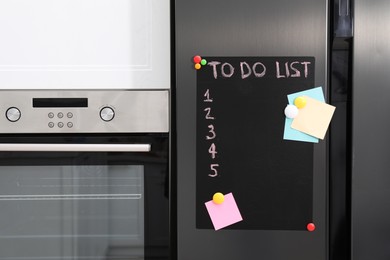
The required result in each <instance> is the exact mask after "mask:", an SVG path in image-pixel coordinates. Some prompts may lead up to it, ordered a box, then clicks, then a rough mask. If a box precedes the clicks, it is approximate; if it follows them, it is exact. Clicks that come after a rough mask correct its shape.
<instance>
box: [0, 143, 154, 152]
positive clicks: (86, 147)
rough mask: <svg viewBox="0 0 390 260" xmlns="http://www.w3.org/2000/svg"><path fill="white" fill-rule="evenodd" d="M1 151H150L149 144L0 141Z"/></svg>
mask: <svg viewBox="0 0 390 260" xmlns="http://www.w3.org/2000/svg"><path fill="white" fill-rule="evenodd" d="M0 151H1V152H150V151H151V145H150V144H43V143H39V144H38V143H35V144H31V143H30V144H19V143H13V144H9V143H1V144H0Z"/></svg>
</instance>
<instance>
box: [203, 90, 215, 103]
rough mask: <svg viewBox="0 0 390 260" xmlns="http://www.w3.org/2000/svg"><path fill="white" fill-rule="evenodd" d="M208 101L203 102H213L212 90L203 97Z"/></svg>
mask: <svg viewBox="0 0 390 260" xmlns="http://www.w3.org/2000/svg"><path fill="white" fill-rule="evenodd" d="M203 96H204V97H205V98H206V99H205V100H203V102H213V99H212V98H210V90H209V89H207V90H206V92H205V93H204V95H203Z"/></svg>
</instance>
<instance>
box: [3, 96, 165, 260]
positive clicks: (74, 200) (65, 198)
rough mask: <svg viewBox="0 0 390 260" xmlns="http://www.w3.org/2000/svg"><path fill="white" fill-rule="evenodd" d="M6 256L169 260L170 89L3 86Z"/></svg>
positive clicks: (18, 259) (6, 259)
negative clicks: (76, 88)
mask: <svg viewBox="0 0 390 260" xmlns="http://www.w3.org/2000/svg"><path fill="white" fill-rule="evenodd" d="M0 111H1V112H0V132H1V134H0V259H1V260H27V259H28V260H38V259H39V260H44V259H47V260H51V259H53V260H54V259H64V260H65V259H72V260H76V259H77V260H79V259H80V260H81V259H94V260H98V259H102V260H103V259H107V260H108V259H115V260H117V259H118V260H119V259H137V260H138V259H140V260H141V259H145V260H147V259H169V257H170V256H169V251H170V230H169V228H170V225H169V214H170V179H171V178H170V174H169V163H168V162H169V158H168V157H169V92H168V91H167V90H156V91H152V90H148V91H145V90H143V91H141V90H140V91H137V90H131V91H125V90H109V91H101V90H99V91H91V90H89V91H82V90H63V91H57V90H56V91H47V90H37V91H20V90H17V91H12V90H10V91H1V92H0Z"/></svg>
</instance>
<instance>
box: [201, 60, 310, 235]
mask: <svg viewBox="0 0 390 260" xmlns="http://www.w3.org/2000/svg"><path fill="white" fill-rule="evenodd" d="M202 58H204V59H206V60H207V61H208V64H207V65H205V66H202V67H201V69H199V70H197V72H196V73H197V97H196V99H197V136H196V138H197V147H196V156H197V158H196V163H197V166H196V167H197V169H196V174H197V175H196V227H197V228H198V229H213V225H212V222H211V220H210V217H209V215H208V212H207V210H206V207H205V205H204V203H205V202H207V201H209V200H211V199H212V196H213V195H214V193H216V192H222V193H224V194H226V193H230V192H232V193H233V195H234V197H235V200H236V202H237V205H238V208H239V209H240V212H241V215H242V217H243V221H241V222H238V223H236V224H233V225H231V226H228V227H226V228H225V229H260V230H305V229H306V226H307V224H308V223H310V222H313V219H312V214H313V144H312V143H305V142H296V141H287V140H283V131H284V123H285V116H284V108H285V107H286V105H287V103H288V101H287V95H288V94H291V93H294V92H298V91H302V90H307V89H310V88H313V87H315V86H314V65H315V60H314V58H313V57H202Z"/></svg>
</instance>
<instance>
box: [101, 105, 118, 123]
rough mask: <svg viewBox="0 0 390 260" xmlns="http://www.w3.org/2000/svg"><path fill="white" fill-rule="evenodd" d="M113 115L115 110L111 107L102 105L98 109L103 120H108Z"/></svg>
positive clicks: (112, 117)
mask: <svg viewBox="0 0 390 260" xmlns="http://www.w3.org/2000/svg"><path fill="white" fill-rule="evenodd" d="M114 117H115V111H114V109H112V108H111V107H103V108H102V109H101V110H100V118H101V119H102V120H103V121H106V122H109V121H111V120H112V119H114Z"/></svg>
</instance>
